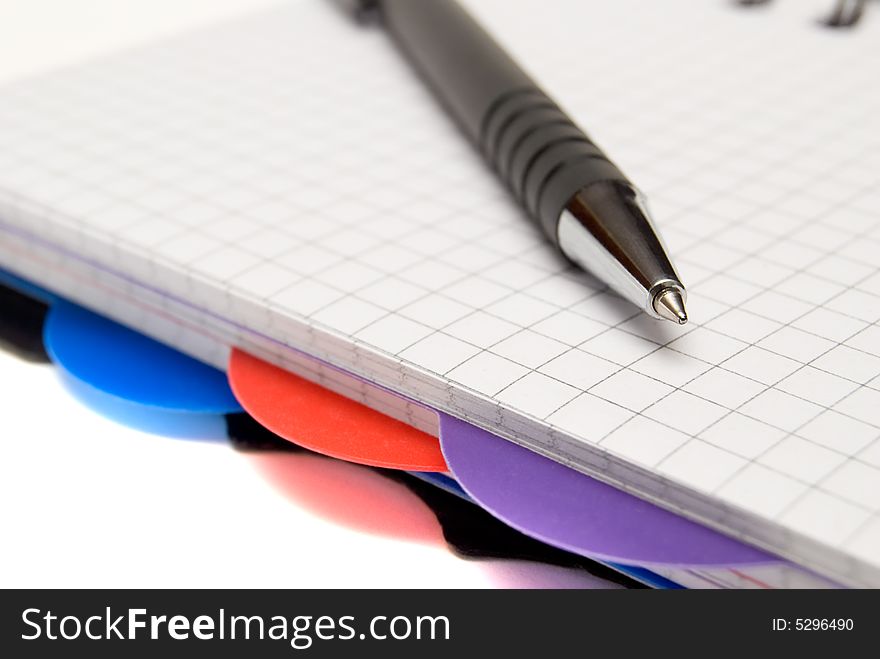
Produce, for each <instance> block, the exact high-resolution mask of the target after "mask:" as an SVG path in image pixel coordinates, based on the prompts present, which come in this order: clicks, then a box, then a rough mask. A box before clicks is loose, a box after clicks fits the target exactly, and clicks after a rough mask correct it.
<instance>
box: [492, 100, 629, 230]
mask: <svg viewBox="0 0 880 659" xmlns="http://www.w3.org/2000/svg"><path fill="white" fill-rule="evenodd" d="M479 141H480V147H481V148H482V150H483V153H484V154H485V156H486V158H487V159H488V160H489V162H490V163H492V165H493V166H494V167H495V169H496V170H497V172H498V174H499V175H500V176H501V178H502V179H503V180H504V181H505V183H506V184H507V186H508V187H509V188H510V190H511V192H512V193H513V194H514V195H516V197H517V198H518V199H519V200H520V201H521V202H522V203H523V205H524V206H525V207H526V209H527V210H528V212H529V213H530V214H531V215H532V216H533V217H534V218H535V219H536V220H537V221H538V222H539V223H540V224H541V227H542V228H543V229H544V231H545V232H546V233H547V235H548V236H549V237H550V238H551V240H553V241H554V242H555V241H556V239H557V236H556V225H557V222H558V220H559V216H560V214H561V213H562V211H563V209H564V208H565V206H566V204H567V203H568V201H569V200H570V199H571V198H572V197H573V196H574V194H575V193H576V192H577V191H578V190H579V189H581V188H583V187H585V186H587V185H590V184H591V183H595V182H598V181H609V180H619V181H622V182H627V179H626V177H625V176H624V175H623V173H622V172H621V171H620V170H619V169H618V168H617V166H616V165H614V163H612V162H611V161H610V160H608V158H607V157H606V156H605V154H604V153H602V151H601V150H600V149H599V148H598V147H597V146H596V145H595V144H593V142H592V141H590V138H589V137H587V135H586V134H584V132H583V131H582V130H580V129H579V128H578V127H577V126H575V125H574V123H572V121H571V119H569V118H568V117H567V116H566V115H565V113H564V112H563V111H562V110H561V109H560V108H559V106H557V105H556V104H555V103H554V102H553V101H552V100H550V98H549V97H547V96H546V95H545V94H544V93H543V92H541V91H540V90H539V89H537V88H535V87H529V88H526V89H520V90H515V91H512V92H509V93H507V94H504V95H502V96H501V97H499V98H498V99H497V100H496V101H495V102H494V103H493V104H492V105H491V106H490V108H489V109H488V111H487V112H486V115H485V117H484V119H483V121H482V124H481V129H480V137H479Z"/></svg>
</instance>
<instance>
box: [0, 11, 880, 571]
mask: <svg viewBox="0 0 880 659" xmlns="http://www.w3.org/2000/svg"><path fill="white" fill-rule="evenodd" d="M468 4H469V5H471V6H474V8H475V11H476V12H477V14H478V15H479V16H480V17H481V19H482V20H484V22H485V23H486V25H487V26H488V27H489V28H490V29H491V30H493V31H494V32H495V33H496V34H497V35H498V37H499V39H500V40H501V41H502V42H503V43H504V44H505V46H507V47H508V48H509V49H510V50H511V51H512V52H513V53H514V54H515V55H516V56H517V57H519V58H520V60H521V62H522V63H523V64H524V65H525V66H526V67H527V68H528V69H529V70H530V71H531V72H532V73H534V75H535V77H536V78H537V79H538V80H540V81H541V83H542V84H543V85H544V86H545V88H546V89H547V90H548V91H549V92H550V94H551V95H552V96H554V97H555V98H556V99H557V100H558V101H559V102H560V103H561V104H562V105H563V107H565V108H567V109H568V110H569V111H570V112H571V114H572V115H573V116H574V117H575V118H576V119H577V120H578V121H580V122H581V123H582V125H583V126H584V127H585V128H586V129H587V130H588V132H589V133H590V134H591V135H592V136H593V137H594V138H595V139H596V141H597V142H598V143H599V144H601V145H603V147H604V148H606V150H607V151H608V152H609V153H610V154H611V156H612V158H614V159H615V160H616V161H617V162H618V164H619V165H620V166H621V168H622V169H623V170H624V171H626V172H627V173H628V174H629V176H630V177H631V178H632V180H633V181H634V182H636V184H637V185H639V186H640V187H642V188H643V190H644V191H645V192H646V194H647V196H648V199H649V203H650V205H651V207H652V209H653V211H654V213H655V215H656V220H657V223H658V225H659V226H660V228H661V231H662V234H663V236H664V238H665V240H666V242H667V243H668V245H669V248H670V251H671V254H672V256H673V258H674V260H675V262H676V264H677V265H678V267H679V269H680V272H681V275H682V278H683V280H684V282H685V284H686V285H688V287H689V291H690V299H689V310H690V314H691V318H692V320H691V323H690V324H689V325H688V326H686V327H684V328H680V329H679V328H675V327H672V326H671V325H670V324H665V323H661V322H658V321H654V320H652V319H650V318H647V317H646V316H645V315H644V314H642V313H641V312H639V311H638V310H637V309H635V308H634V307H632V306H630V305H628V304H627V303H624V302H622V301H621V300H619V299H618V298H617V297H615V296H614V295H613V294H611V293H609V292H608V291H607V290H606V289H605V287H604V286H603V285H602V284H601V283H600V282H598V281H596V280H595V279H593V278H591V277H589V276H587V275H583V274H580V273H577V272H575V271H573V270H571V269H570V268H568V266H567V265H566V263H565V262H564V261H563V260H562V259H560V258H559V257H558V256H557V255H556V254H555V253H554V251H553V249H552V248H551V247H550V246H549V245H548V244H546V242H545V241H544V240H543V238H542V236H541V235H540V234H539V232H538V231H537V229H536V228H534V227H532V226H531V224H530V223H529V222H528V220H527V219H525V218H524V216H523V214H522V212H521V211H520V210H519V209H518V207H517V206H516V204H514V203H513V202H512V201H511V200H510V199H509V198H508V196H507V194H506V191H505V190H504V189H503V188H502V187H501V185H500V184H499V183H498V181H497V180H496V179H495V178H494V177H493V175H492V174H491V172H489V171H488V170H487V169H486V167H485V165H484V164H483V163H482V161H481V160H480V158H479V157H478V156H476V154H475V153H474V152H473V150H472V149H471V147H470V145H469V144H467V142H466V141H464V140H463V139H462V137H461V136H460V135H459V134H458V132H457V131H456V129H455V128H454V126H453V125H452V124H451V123H450V121H449V119H448V118H447V117H446V116H445V115H444V114H443V113H442V112H441V111H440V110H439V109H438V107H437V105H436V104H435V102H434V101H433V99H432V98H431V97H430V95H429V94H428V93H427V92H426V91H425V89H424V88H423V86H422V85H421V83H420V82H419V80H418V79H417V78H416V77H415V76H414V75H413V74H412V72H411V71H410V70H409V69H408V67H407V65H406V64H405V62H404V61H403V60H402V59H401V57H400V55H399V54H398V53H397V51H396V50H395V49H394V47H393V46H392V45H391V43H390V42H389V40H388V38H387V36H386V35H384V34H383V33H382V32H381V30H379V29H375V28H373V29H369V28H360V27H356V26H354V25H352V24H350V23H349V22H347V21H346V20H345V19H344V17H342V16H341V15H340V14H339V13H338V12H337V11H336V10H335V9H334V8H332V7H330V6H328V5H327V4H326V3H307V2H300V3H291V4H290V5H286V6H284V7H282V8H279V9H278V10H275V11H271V12H269V13H263V14H259V15H255V16H253V17H252V18H247V19H244V20H236V21H234V22H232V23H228V24H225V25H222V26H219V27H217V28H215V29H210V30H207V31H202V32H198V33H194V34H191V35H187V36H184V37H181V38H179V39H174V40H170V41H164V42H161V43H158V44H156V45H155V46H150V47H147V48H144V49H139V50H137V51H133V52H129V53H124V54H121V55H118V56H113V57H110V58H107V59H103V60H100V61H96V62H93V63H90V64H87V65H85V66H81V67H78V68H76V69H73V70H67V71H62V72H59V73H57V74H53V75H49V76H45V77H40V78H35V79H33V80H30V81H26V82H23V83H19V84H16V85H14V86H12V87H8V88H7V89H6V90H5V91H4V92H3V93H2V94H0V264H2V265H5V266H6V267H8V268H11V269H13V270H15V271H17V272H20V273H22V274H25V275H27V276H30V277H31V278H33V279H36V280H38V281H41V282H43V283H44V284H47V285H50V286H54V287H55V288H58V289H59V290H63V291H65V292H66V293H67V294H69V295H72V296H73V297H75V298H76V299H79V300H80V301H82V302H84V303H87V304H89V305H90V306H92V307H95V308H97V309H99V310H101V311H104V312H107V313H111V315H116V316H117V317H119V316H122V317H123V318H122V319H123V320H126V321H127V322H129V323H131V324H132V325H137V326H144V324H145V319H144V318H141V317H134V316H132V315H130V314H127V313H124V312H122V311H120V310H121V309H124V308H126V307H124V306H122V305H120V304H119V303H118V301H117V300H115V299H114V297H112V295H116V296H117V297H118V298H120V297H124V296H128V297H129V298H130V299H131V298H133V299H137V298H139V297H142V298H143V299H147V298H151V299H153V298H155V299H158V300H161V301H162V304H163V306H164V307H165V309H166V310H167V316H168V318H170V319H171V321H175V319H176V320H178V321H179V320H181V319H184V320H186V321H187V322H190V323H197V324H201V325H203V326H204V327H206V328H208V329H209V330H210V332H211V333H212V335H214V336H216V337H217V339H216V341H215V342H214V344H212V351H211V352H210V354H208V353H207V352H206V351H205V350H203V349H202V348H200V347H199V346H198V345H197V344H196V342H194V341H184V340H181V341H177V340H176V339H175V336H170V335H169V336H166V337H165V338H166V339H167V340H169V341H171V342H172V343H175V344H177V345H180V347H182V348H184V349H187V350H188V351H189V352H191V353H194V354H196V355H198V356H200V357H202V358H204V359H208V360H210V361H213V362H214V363H217V364H218V365H222V362H223V358H224V354H225V353H224V352H223V350H222V349H216V347H217V346H224V345H233V344H234V345H240V346H242V347H245V348H247V349H254V350H255V351H256V352H258V353H260V354H262V355H264V356H267V357H268V358H271V359H273V360H274V361H276V362H277V363H281V364H284V363H285V362H288V361H291V360H292V359H293V357H292V354H293V353H291V352H290V350H289V349H288V348H296V349H298V350H304V351H306V352H308V353H310V354H312V355H314V356H317V357H319V358H321V359H324V360H326V361H328V362H331V363H334V364H337V365H339V366H342V367H344V368H345V369H347V370H350V371H352V372H354V373H357V374H360V375H363V376H365V377H367V378H369V379H371V380H373V381H376V382H378V383H380V384H382V385H385V386H387V387H389V388H391V389H394V390H396V391H399V392H401V393H404V394H406V395H408V396H410V397H412V398H416V399H418V400H420V401H423V402H425V403H428V404H430V405H432V406H434V407H436V408H439V409H443V410H446V411H448V412H451V413H452V414H455V415H457V416H460V417H463V418H466V419H468V420H471V421H472V422H474V423H476V424H478V425H481V426H483V427H486V428H488V429H490V430H492V431H493V432H496V433H498V434H501V435H503V436H505V437H508V438H510V439H513V440H514V441H517V442H519V443H521V444H524V445H526V446H529V447H531V448H533V449H535V450H538V451H540V452H542V453H545V454H547V455H550V456H551V457H554V458H555V459H557V460H560V461H562V462H565V463H567V464H571V465H572V466H575V467H576V468H578V469H581V470H583V471H585V472H587V473H590V474H593V475H596V476H598V477H600V478H602V479H604V480H607V481H609V482H612V483H615V484H617V485H619V486H622V487H625V488H627V489H630V490H632V491H634V492H637V493H638V494H640V495H641V496H645V497H647V498H650V499H652V500H655V501H657V502H659V503H660V504H661V505H664V506H666V507H669V508H672V509H675V510H679V511H681V512H683V513H684V514H687V515H689V516H691V517H694V518H696V519H699V520H701V521H703V522H705V523H707V524H711V525H713V526H715V527H717V528H720V529H722V530H724V531H726V532H728V533H731V534H733V535H736V536H738V537H742V538H745V539H747V540H749V541H751V542H755V543H757V544H759V545H761V546H764V547H768V548H771V549H773V550H774V551H777V552H779V553H781V554H783V555H785V556H787V557H790V558H792V559H794V560H796V561H799V562H801V563H803V564H805V565H808V566H810V567H812V568H814V569H816V570H818V571H820V572H822V573H824V574H827V575H829V576H832V577H834V578H837V579H840V580H843V581H845V582H847V583H853V584H874V585H878V584H880V516H878V512H880V328H878V327H877V321H878V320H880V265H878V258H877V254H878V247H880V143H878V135H880V131H878V130H877V127H878V121H877V117H878V116H880V89H878V85H876V82H875V78H876V72H877V70H880V68H878V64H880V46H878V43H880V40H878V39H877V36H878V34H880V28H878V23H880V21H878V18H880V17H874V16H872V15H871V12H870V11H869V12H868V13H867V15H866V17H865V19H864V21H863V23H862V24H861V25H860V26H859V27H858V28H856V29H854V30H848V31H832V30H829V29H827V28H820V27H818V26H817V24H816V22H815V18H816V17H817V16H818V15H820V14H821V12H823V11H827V10H828V8H829V6H828V4H827V3H825V2H821V3H776V4H775V5H773V6H771V7H769V8H761V9H753V10H746V9H741V8H736V7H734V6H732V5H731V4H729V3H725V2H720V1H719V2H704V3H692V2H685V1H683V0H682V1H677V0H664V2H657V3H643V2H637V1H635V0H630V1H619V2H614V3H600V2H595V3H592V2H591V3H587V2H575V1H572V2H562V1H558V2H554V3H546V2H538V1H537V0H534V1H528V2H526V1H523V2H517V3H511V2H500V1H498V0H496V1H489V0H486V1H482V2H477V3H468ZM72 273H73V274H74V275H75V276H72ZM111 294H112V295H111ZM114 312H115V314H114ZM168 318H166V319H165V320H168Z"/></svg>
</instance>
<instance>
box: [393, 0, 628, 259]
mask: <svg viewBox="0 0 880 659" xmlns="http://www.w3.org/2000/svg"><path fill="white" fill-rule="evenodd" d="M379 11H380V13H381V16H382V19H383V21H384V23H385V25H386V27H387V29H388V31H389V33H390V34H391V35H392V37H393V38H394V39H395V41H396V42H397V44H398V45H399V47H400V48H401V49H402V50H403V51H404V53H405V54H406V55H407V57H408V58H409V60H410V62H411V63H412V64H413V66H414V67H415V68H416V69H417V70H418V71H419V73H420V75H421V77H422V78H424V79H425V80H426V81H427V82H428V84H429V85H430V87H431V89H432V91H433V92H434V94H435V95H436V96H437V98H438V99H439V100H440V102H441V103H442V104H443V105H444V106H445V107H446V108H447V109H448V111H449V112H450V114H452V116H453V117H455V119H456V121H457V122H458V124H459V126H460V127H461V129H462V130H463V131H464V132H465V134H466V135H467V136H468V137H469V138H470V140H471V141H472V142H473V143H474V144H475V145H476V146H477V148H479V149H480V150H481V151H482V152H483V154H484V155H485V157H486V159H487V160H488V161H489V162H490V163H491V164H492V166H493V167H494V168H495V170H496V171H497V173H498V174H499V176H500V177H501V178H502V180H503V181H504V182H505V183H506V184H507V186H508V187H509V188H510V190H511V192H512V193H513V194H514V195H515V196H516V197H517V198H518V199H519V200H520V201H521V202H522V204H523V205H524V206H525V208H526V209H527V210H528V212H529V214H530V215H531V216H532V217H533V218H534V219H535V220H536V221H538V223H539V224H540V225H541V227H542V228H543V229H544V231H545V232H546V233H547V235H548V237H549V238H550V239H551V240H552V241H553V242H554V243H556V244H558V231H557V227H558V222H559V218H560V215H561V214H562V211H563V210H564V209H565V207H566V205H567V204H568V202H569V201H570V200H571V199H572V198H573V197H574V196H575V194H576V193H577V192H578V191H579V190H580V189H582V188H584V187H586V186H588V185H590V184H592V183H595V182H599V181H620V182H623V183H626V184H627V185H629V183H628V181H627V179H626V177H625V176H624V175H623V173H622V172H621V171H620V170H619V169H618V168H617V166H616V165H614V163H612V162H611V161H610V160H609V159H608V158H607V157H606V156H605V154H604V153H603V152H602V150H601V149H599V147H597V146H596V145H595V144H593V142H592V141H591V140H590V138H589V137H588V136H587V135H586V134H585V133H584V131H582V130H581V129H580V128H578V127H577V126H576V125H575V124H574V122H573V121H572V120H571V119H570V118H569V117H568V116H567V115H566V114H565V113H564V112H563V111H562V110H561V109H560V108H559V106H558V105H556V103H554V102H553V101H552V100H551V99H550V97H548V96H547V95H546V94H545V93H544V92H543V91H542V90H541V89H540V88H539V87H538V85H537V84H535V82H534V81H533V80H532V79H531V78H530V77H529V76H528V75H526V73H525V72H523V71H522V69H520V68H519V66H517V64H516V63H515V62H514V61H513V60H512V59H511V58H510V57H509V56H508V55H507V53H505V52H504V50H503V49H502V48H501V47H500V46H499V45H498V44H497V43H496V42H495V41H494V40H493V39H492V37H490V36H489V35H488V34H487V33H486V32H485V30H483V28H482V27H481V26H480V25H479V24H478V23H477V22H476V21H475V20H474V19H473V18H472V17H471V16H470V14H468V12H467V11H465V10H464V9H463V8H462V7H461V6H460V5H459V4H458V3H457V2H455V1H454V0H381V1H380V3H379Z"/></svg>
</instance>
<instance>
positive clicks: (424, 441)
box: [228, 349, 446, 471]
mask: <svg viewBox="0 0 880 659" xmlns="http://www.w3.org/2000/svg"><path fill="white" fill-rule="evenodd" d="M228 373H229V384H230V385H231V386H232V391H233V393H234V394H235V397H236V398H237V399H238V402H239V403H241V406H242V407H244V409H245V410H247V411H248V412H249V413H250V414H251V416H253V417H254V418H255V419H256V420H257V421H259V422H260V423H262V424H263V425H264V426H266V427H267V428H268V429H269V430H271V431H272V432H274V433H276V434H278V435H281V436H282V437H284V438H285V439H287V440H290V441H291V442H294V443H296V444H299V445H300V446H304V447H305V448H308V449H311V450H312V451H316V452H318V453H323V454H324V455H329V456H332V457H334V458H340V459H342V460H348V461H349V462H357V463H360V464H366V465H372V466H374V467H387V468H389V469H406V470H410V471H446V462H445V461H444V460H443V454H442V453H441V452H440V442H439V441H438V439H437V438H436V437H432V436H431V435H429V434H427V433H424V432H422V431H421V430H417V429H415V428H413V427H412V426H410V425H407V424H406V423H403V422H401V421H397V420H396V419H392V418H391V417H389V416H386V415H384V414H382V413H381V412H377V411H375V410H372V409H370V408H369V407H366V406H365V405H362V404H361V403H358V402H356V401H353V400H351V399H350V398H346V397H345V396H342V395H341V394H337V393H335V392H333V391H330V390H328V389H325V388H324V387H321V386H320V385H317V384H315V383H313V382H309V381H308V380H306V379H304V378H301V377H299V376H298V375H294V374H293V373H290V372H288V371H285V370H284V369H282V368H279V367H277V366H274V365H272V364H269V363H267V362H265V361H263V360H262V359H258V358H256V357H254V356H252V355H249V354H247V353H245V352H242V351H241V350H236V349H233V351H232V356H231V358H230V361H229V370H228Z"/></svg>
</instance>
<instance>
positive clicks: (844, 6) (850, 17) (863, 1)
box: [736, 0, 868, 28]
mask: <svg viewBox="0 0 880 659" xmlns="http://www.w3.org/2000/svg"><path fill="white" fill-rule="evenodd" d="M770 2H771V0H736V4H737V5H739V6H740V7H760V6H764V5H769V4H770ZM867 6H868V0H836V2H835V3H834V7H833V8H832V10H831V13H829V14H828V15H827V16H825V17H824V18H820V19H819V21H818V22H819V24H820V25H823V26H825V27H832V28H851V27H854V26H856V25H858V23H859V22H860V21H861V20H862V17H863V16H864V15H865V7H867Z"/></svg>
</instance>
